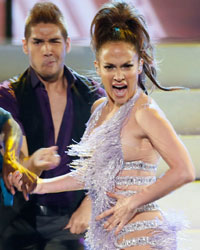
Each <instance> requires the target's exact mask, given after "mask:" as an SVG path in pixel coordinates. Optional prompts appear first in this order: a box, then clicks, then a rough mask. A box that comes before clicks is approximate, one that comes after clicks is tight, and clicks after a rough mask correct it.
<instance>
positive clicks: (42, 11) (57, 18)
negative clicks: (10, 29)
mask: <svg viewBox="0 0 200 250" xmlns="http://www.w3.org/2000/svg"><path fill="white" fill-rule="evenodd" d="M39 23H52V24H55V25H57V26H58V27H59V28H60V30H61V33H62V35H63V37H64V39H65V40H66V39H67V37H68V33H67V29H66V26H65V21H64V17H63V14H62V13H61V11H60V10H59V8H58V7H57V6H56V5H55V4H53V3H51V2H40V3H36V4H35V5H34V6H33V8H32V9H31V10H30V12H29V15H28V16H27V18H26V22H25V29H24V36H25V38H26V40H28V38H29V37H30V35H31V27H32V26H35V25H37V24H39Z"/></svg>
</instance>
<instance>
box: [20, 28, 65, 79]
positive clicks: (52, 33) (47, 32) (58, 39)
mask: <svg viewBox="0 0 200 250" xmlns="http://www.w3.org/2000/svg"><path fill="white" fill-rule="evenodd" d="M23 49H24V53H25V54H27V55H28V56H29V63H30V65H31V67H32V68H33V69H34V70H35V71H36V73H37V74H38V75H39V77H41V78H42V79H43V80H44V81H47V82H53V81H56V80H58V79H59V78H60V77H62V74H63V66H64V60H65V55H66V52H68V51H69V49H70V41H69V39H67V40H65V39H64V37H63V36H62V33H61V30H60V28H59V27H58V26H57V25H55V24H52V23H39V24H37V25H35V26H33V27H31V35H30V37H29V38H28V40H23Z"/></svg>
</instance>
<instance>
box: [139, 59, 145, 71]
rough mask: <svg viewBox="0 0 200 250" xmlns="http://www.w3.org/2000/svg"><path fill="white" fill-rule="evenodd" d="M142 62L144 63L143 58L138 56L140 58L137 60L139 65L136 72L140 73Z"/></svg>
mask: <svg viewBox="0 0 200 250" xmlns="http://www.w3.org/2000/svg"><path fill="white" fill-rule="evenodd" d="M143 63H144V60H143V58H140V60H139V66H138V74H141V73H142V70H143Z"/></svg>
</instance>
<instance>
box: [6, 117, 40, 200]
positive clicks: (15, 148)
mask: <svg viewBox="0 0 200 250" xmlns="http://www.w3.org/2000/svg"><path fill="white" fill-rule="evenodd" d="M2 133H3V134H4V140H3V146H4V157H3V158H4V159H3V169H2V175H3V179H4V182H5V185H6V187H7V188H8V189H9V190H10V191H11V193H13V194H14V193H15V190H14V188H13V186H12V185H10V184H9V182H8V179H7V178H8V175H9V173H12V172H14V171H16V170H18V171H20V172H21V173H22V174H23V176H22V181H23V186H22V190H23V194H24V197H25V198H26V197H27V192H30V191H32V190H33V189H34V188H35V186H36V179H37V176H36V175H35V174H34V173H32V172H30V171H29V170H28V169H26V168H24V167H23V166H22V165H21V164H20V163H19V152H20V149H21V143H22V133H21V129H20V127H19V125H18V124H17V123H16V122H15V121H14V119H13V118H9V119H8V120H7V122H5V124H4V125H3V127H2ZM27 188H28V190H27Z"/></svg>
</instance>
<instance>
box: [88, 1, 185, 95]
mask: <svg viewBox="0 0 200 250" xmlns="http://www.w3.org/2000/svg"><path fill="white" fill-rule="evenodd" d="M90 35H91V44H92V47H93V50H94V51H95V53H96V56H97V57H98V52H99V49H100V48H101V46H102V45H103V44H105V43H107V42H109V41H114V42H115V41H116V42H117V41H124V42H128V43H130V44H132V45H134V47H135V48H136V50H137V53H138V55H139V58H140V59H141V58H142V59H143V60H144V64H143V71H142V73H141V74H140V76H139V80H138V85H139V86H140V87H141V88H142V89H143V90H144V91H145V92H146V93H147V90H146V87H145V83H146V76H147V77H148V78H149V79H150V80H151V81H152V82H153V84H154V85H155V86H157V87H158V88H159V89H162V90H166V91H169V90H177V89H183V88H182V87H163V86H161V85H160V84H159V82H158V81H157V79H156V73H157V72H156V62H155V56H154V48H153V45H152V43H151V40H150V36H149V33H148V30H147V25H146V22H145V20H144V18H143V16H142V15H141V14H139V12H138V10H137V9H136V8H135V7H134V6H132V5H129V4H127V3H125V2H122V1H118V2H111V3H107V4H105V5H103V6H102V8H101V9H100V10H99V11H98V12H97V14H96V16H95V17H94V19H93V21H92V24H91V28H90Z"/></svg>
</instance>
